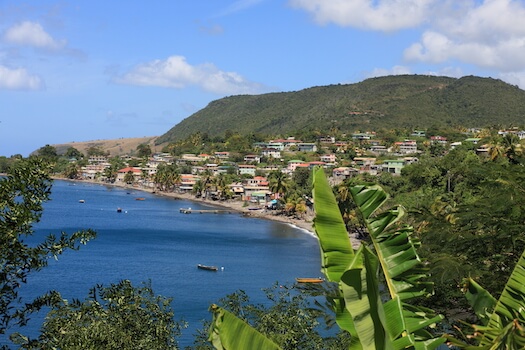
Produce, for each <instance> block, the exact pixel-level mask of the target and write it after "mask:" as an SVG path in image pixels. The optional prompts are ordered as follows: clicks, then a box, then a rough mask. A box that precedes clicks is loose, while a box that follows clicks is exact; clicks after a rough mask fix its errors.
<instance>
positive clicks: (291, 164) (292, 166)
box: [286, 159, 304, 173]
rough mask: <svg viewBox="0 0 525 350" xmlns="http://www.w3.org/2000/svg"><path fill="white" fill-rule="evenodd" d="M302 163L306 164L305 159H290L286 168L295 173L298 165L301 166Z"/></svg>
mask: <svg viewBox="0 0 525 350" xmlns="http://www.w3.org/2000/svg"><path fill="white" fill-rule="evenodd" d="M300 164H304V160H297V159H294V160H290V161H289V162H288V166H287V167H286V169H287V170H288V171H289V172H292V173H293V172H294V171H295V169H296V168H297V166H299V165H300Z"/></svg>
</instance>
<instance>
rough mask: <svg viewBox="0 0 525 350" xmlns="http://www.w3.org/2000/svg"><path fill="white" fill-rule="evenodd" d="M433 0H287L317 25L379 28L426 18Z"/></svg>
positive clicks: (401, 26) (390, 28)
mask: <svg viewBox="0 0 525 350" xmlns="http://www.w3.org/2000/svg"><path fill="white" fill-rule="evenodd" d="M436 1H437V0H351V1H349V0H289V3H290V5H291V6H292V7H294V8H299V9H303V10H306V11H307V12H310V13H311V14H312V15H313V17H314V19H315V21H316V22H318V23H320V24H327V23H335V24H337V25H340V26H343V27H356V28H361V29H371V30H380V31H394V30H399V29H404V28H412V27H416V26H419V25H420V24H421V23H423V22H425V21H426V20H427V19H428V16H429V15H430V13H431V7H432V5H433V4H434V3H435V2H436Z"/></svg>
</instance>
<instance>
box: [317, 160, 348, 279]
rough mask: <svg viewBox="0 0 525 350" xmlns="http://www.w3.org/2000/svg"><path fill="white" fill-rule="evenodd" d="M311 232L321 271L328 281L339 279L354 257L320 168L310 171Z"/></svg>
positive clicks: (335, 202) (341, 220) (336, 207)
mask: <svg viewBox="0 0 525 350" xmlns="http://www.w3.org/2000/svg"><path fill="white" fill-rule="evenodd" d="M313 197H314V210H315V219H314V227H315V233H316V234H317V237H318V238H319V246H320V249H321V271H322V272H323V273H324V274H325V276H326V278H327V279H328V281H331V282H339V280H340V279H341V275H342V274H343V273H344V272H345V270H346V269H347V268H348V266H349V265H350V263H351V261H352V260H353V258H354V249H353V248H352V245H351V243H350V238H349V237H348V232H347V230H346V226H345V223H344V221H343V217H342V216H341V213H340V212H339V207H338V206H337V201H336V200H335V196H334V193H333V192H332V188H331V187H330V185H329V184H328V181H327V179H326V176H325V174H324V171H323V169H321V168H318V169H315V170H314V188H313Z"/></svg>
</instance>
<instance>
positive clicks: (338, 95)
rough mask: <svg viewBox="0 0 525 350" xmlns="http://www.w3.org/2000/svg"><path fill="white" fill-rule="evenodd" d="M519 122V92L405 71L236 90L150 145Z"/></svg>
mask: <svg viewBox="0 0 525 350" xmlns="http://www.w3.org/2000/svg"><path fill="white" fill-rule="evenodd" d="M523 124H525V91H523V90H521V89H519V88H518V87H515V86H512V85H509V84H506V83H504V82H502V81H500V80H496V79H491V78H480V77H473V76H468V77H463V78H460V79H456V78H449V77H436V76H423V75H404V76H388V77H380V78H373V79H367V80H365V81H363V82H360V83H356V84H349V85H330V86H318V87H312V88H308V89H304V90H301V91H295V92H282V93H270V94H263V95H253V96H252V95H242V96H231V97H226V98H222V99H219V100H216V101H213V102H211V103H210V104H209V105H208V106H207V107H205V108H204V109H202V110H200V111H198V112H196V113H195V114H193V115H191V116H190V117H188V118H186V119H184V120H183V121H182V122H180V123H179V124H177V125H175V126H174V127H173V128H172V129H171V130H169V131H168V132H167V133H166V134H164V135H162V136H160V137H159V138H158V139H157V140H156V142H157V143H166V142H173V141H177V140H181V139H185V138H186V137H187V136H188V135H191V134H193V133H196V132H201V133H208V135H209V136H211V137H213V136H217V135H223V134H224V132H225V131H227V130H231V131H237V132H239V133H241V134H248V133H261V134H271V135H286V134H290V133H293V132H296V131H298V130H305V129H306V130H316V129H317V130H328V129H330V128H331V127H337V128H338V129H339V130H341V131H343V132H354V131H356V130H380V129H383V128H388V129H391V128H427V127H430V126H441V125H449V126H450V125H461V126H465V127H484V126H493V125H504V126H508V125H523Z"/></svg>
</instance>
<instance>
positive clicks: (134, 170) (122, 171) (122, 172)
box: [115, 167, 142, 183]
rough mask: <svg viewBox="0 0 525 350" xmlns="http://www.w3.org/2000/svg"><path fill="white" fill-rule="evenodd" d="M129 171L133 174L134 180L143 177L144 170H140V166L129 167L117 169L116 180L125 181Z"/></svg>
mask: <svg viewBox="0 0 525 350" xmlns="http://www.w3.org/2000/svg"><path fill="white" fill-rule="evenodd" d="M127 173H131V174H132V175H133V178H134V180H133V181H134V182H135V181H138V180H139V179H140V178H141V177H142V170H140V169H139V168H134V167H127V168H123V169H120V170H119V171H117V178H116V180H115V181H116V182H121V183H124V177H125V176H126V174H127Z"/></svg>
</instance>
